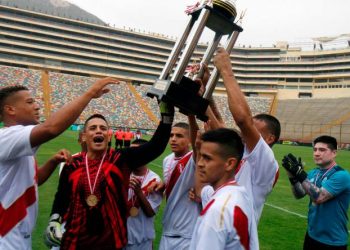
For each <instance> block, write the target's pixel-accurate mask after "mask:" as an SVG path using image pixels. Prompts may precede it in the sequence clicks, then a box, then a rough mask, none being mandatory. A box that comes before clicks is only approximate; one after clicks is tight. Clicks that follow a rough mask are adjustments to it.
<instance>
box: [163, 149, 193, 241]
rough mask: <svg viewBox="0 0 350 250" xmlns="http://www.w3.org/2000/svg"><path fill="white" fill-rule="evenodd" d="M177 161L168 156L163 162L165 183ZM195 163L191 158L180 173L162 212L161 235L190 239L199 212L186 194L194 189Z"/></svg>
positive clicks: (172, 155)
mask: <svg viewBox="0 0 350 250" xmlns="http://www.w3.org/2000/svg"><path fill="white" fill-rule="evenodd" d="M184 157H185V156H184ZM177 163H178V160H175V155H174V154H170V155H169V156H167V157H166V158H165V159H164V161H163V171H164V179H165V183H166V184H167V182H168V181H169V178H170V176H171V173H172V171H173V170H174V167H175V165H176V164H177ZM194 173H195V162H194V160H193V157H192V156H191V157H190V158H189V160H188V162H187V164H186V166H185V168H184V169H183V171H182V172H181V175H180V177H179V178H178V180H177V182H176V184H175V185H174V187H173V190H172V192H171V193H170V196H169V197H168V199H167V203H166V206H165V208H164V212H163V235H165V236H170V237H183V238H187V239H191V237H192V232H193V228H194V225H195V223H196V220H197V217H198V215H199V212H200V208H199V206H198V204H197V203H195V202H193V201H190V199H189V198H188V192H189V190H190V188H192V187H194Z"/></svg>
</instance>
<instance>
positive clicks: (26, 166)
mask: <svg viewBox="0 0 350 250" xmlns="http://www.w3.org/2000/svg"><path fill="white" fill-rule="evenodd" d="M33 127H34V126H22V125H16V126H11V127H5V128H1V129H0V145H2V146H1V150H0V249H6V250H8V249H14V250H19V249H21V250H22V249H31V233H32V230H33V227H34V226H35V222H36V218H37V213H38V191H37V189H38V187H37V169H36V163H35V159H34V154H35V152H36V149H37V148H32V147H31V144H30V133H31V131H32V129H33Z"/></svg>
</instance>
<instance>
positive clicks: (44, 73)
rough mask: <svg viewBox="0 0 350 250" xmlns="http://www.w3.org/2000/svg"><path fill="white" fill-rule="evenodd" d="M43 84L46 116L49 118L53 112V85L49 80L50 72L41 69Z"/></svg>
mask: <svg viewBox="0 0 350 250" xmlns="http://www.w3.org/2000/svg"><path fill="white" fill-rule="evenodd" d="M40 81H41V86H42V88H43V99H44V100H43V101H44V117H45V119H47V118H48V117H49V116H50V114H51V87H50V82H49V72H48V71H47V70H42V71H41V80H40Z"/></svg>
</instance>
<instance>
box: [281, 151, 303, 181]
mask: <svg viewBox="0 0 350 250" xmlns="http://www.w3.org/2000/svg"><path fill="white" fill-rule="evenodd" d="M282 166H283V167H284V168H285V169H286V170H287V171H288V172H289V173H290V174H291V175H292V176H293V177H295V179H297V180H298V181H299V182H300V183H302V182H303V181H304V180H305V179H306V178H307V173H306V172H305V171H304V168H303V164H302V163H301V158H300V157H299V160H297V158H296V157H295V156H294V155H292V154H288V155H285V156H284V157H283V159H282Z"/></svg>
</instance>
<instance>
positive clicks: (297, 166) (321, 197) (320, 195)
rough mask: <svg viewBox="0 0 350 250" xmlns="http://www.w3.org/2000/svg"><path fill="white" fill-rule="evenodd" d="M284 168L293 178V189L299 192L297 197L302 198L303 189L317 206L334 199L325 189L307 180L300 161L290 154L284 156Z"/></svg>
mask: <svg viewBox="0 0 350 250" xmlns="http://www.w3.org/2000/svg"><path fill="white" fill-rule="evenodd" d="M282 166H283V167H284V168H285V169H286V170H287V171H288V172H289V175H290V176H292V181H291V182H292V183H293V182H294V184H293V187H294V189H295V191H296V192H297V196H301V197H302V194H303V192H302V190H301V188H303V189H304V192H305V194H307V195H309V196H310V198H311V200H312V201H313V202H314V203H316V204H321V203H324V202H326V201H328V200H330V199H332V198H333V195H332V194H331V193H329V192H328V191H327V190H326V189H325V188H323V187H317V186H316V185H315V184H314V183H312V182H310V181H309V180H308V179H307V173H306V172H305V171H304V169H303V166H302V164H301V161H298V160H297V159H296V157H295V156H294V155H292V154H288V155H286V156H284V158H283V160H282ZM305 194H304V195H305ZM297 196H296V197H297ZM301 197H299V198H301ZM297 198H298V197H297Z"/></svg>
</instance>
